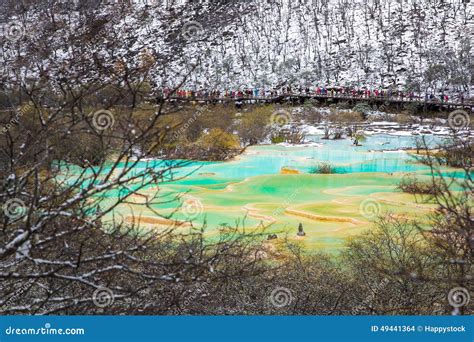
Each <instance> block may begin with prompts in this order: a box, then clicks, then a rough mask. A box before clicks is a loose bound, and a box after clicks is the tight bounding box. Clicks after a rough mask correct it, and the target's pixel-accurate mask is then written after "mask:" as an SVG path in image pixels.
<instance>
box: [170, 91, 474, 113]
mask: <svg viewBox="0 0 474 342" xmlns="http://www.w3.org/2000/svg"><path fill="white" fill-rule="evenodd" d="M308 99H316V100H323V101H327V100H330V99H334V100H337V101H347V102H369V103H384V104H410V103H413V104H417V105H419V106H435V107H446V108H466V109H471V110H473V108H474V102H471V101H465V102H454V101H441V100H426V99H421V98H419V97H416V98H413V97H384V96H350V95H346V94H335V95H322V94H304V93H303V94H298V93H295V94H281V95H277V96H270V97H263V96H235V97H230V96H228V97H213V96H207V97H199V96H185V97H182V96H171V97H168V98H167V100H168V101H178V102H179V101H183V102H191V101H194V102H206V103H208V102H214V103H216V102H217V103H226V102H250V103H278V102H285V101H289V102H295V101H300V102H304V100H308Z"/></svg>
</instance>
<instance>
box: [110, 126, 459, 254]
mask: <svg viewBox="0 0 474 342" xmlns="http://www.w3.org/2000/svg"><path fill="white" fill-rule="evenodd" d="M311 140H312V141H313V142H314V143H313V144H308V145H305V146H282V145H266V146H254V147H250V148H248V149H247V150H246V152H245V153H244V154H242V155H241V156H239V157H238V158H236V159H235V160H233V161H229V162H193V163H191V164H190V165H188V166H186V167H184V168H181V169H179V170H177V172H176V174H175V177H174V179H176V180H170V181H168V182H166V183H160V184H157V185H156V186H151V187H148V188H146V189H144V190H141V191H140V195H133V196H131V197H130V198H129V200H128V202H129V204H124V205H121V206H120V207H118V208H117V209H116V210H115V211H114V215H115V219H117V218H121V219H124V220H126V221H128V222H132V221H134V222H140V224H141V225H142V226H144V227H148V228H152V229H164V228H165V227H169V226H170V225H174V224H175V222H183V221H192V222H193V225H194V226H195V227H199V226H201V225H202V224H203V223H204V222H206V223H207V227H208V228H207V234H209V236H211V237H212V235H213V234H216V233H217V232H218V229H219V227H221V226H222V225H223V224H228V225H232V226H235V225H237V224H239V225H240V226H242V225H244V226H245V227H246V228H248V229H250V228H256V227H261V226H266V227H267V232H268V234H270V233H275V234H277V235H278V237H279V238H278V239H277V240H274V241H273V243H279V242H281V241H282V240H283V239H282V238H283V237H287V238H288V239H289V240H299V241H301V242H302V243H303V244H304V245H306V246H307V247H308V248H309V249H310V250H319V249H324V250H329V251H337V250H339V249H340V248H341V247H342V246H343V244H344V241H345V239H346V238H348V237H350V236H353V235H356V234H359V233H361V232H362V231H364V230H365V229H369V228H370V226H371V225H372V224H373V221H374V220H375V218H376V214H382V213H384V212H392V213H394V214H398V215H403V216H407V217H414V216H416V217H417V218H422V217H424V216H425V217H426V216H427V215H428V214H429V213H430V211H431V210H433V208H434V205H432V204H431V205H430V204H420V203H415V200H414V198H413V197H412V196H411V195H407V194H404V193H401V192H399V191H397V189H396V186H397V184H398V183H399V182H400V180H401V178H402V177H403V176H404V175H405V174H407V173H416V174H417V175H418V177H420V178H421V179H423V178H425V177H426V179H428V178H429V174H430V172H429V169H428V167H427V166H424V165H422V164H419V163H417V161H416V160H415V158H413V157H412V156H411V155H410V154H408V153H406V152H404V151H399V150H397V151H385V152H384V151H383V150H388V149H399V148H407V147H414V146H415V145H416V144H415V138H414V137H411V136H390V135H374V136H370V137H368V138H367V141H366V142H364V146H360V147H355V146H353V145H352V143H351V141H350V140H336V141H330V140H321V137H318V136H313V137H311ZM442 140H443V138H441V137H437V136H429V137H428V142H429V143H430V144H431V145H432V146H433V147H434V146H435V145H436V144H438V143H440V142H442ZM319 162H330V163H331V164H332V165H333V166H334V167H335V169H336V172H337V173H336V174H328V175H322V174H311V173H310V170H311V168H312V167H314V166H315V165H317V164H318V163H319ZM149 163H150V162H148V163H145V162H143V163H139V164H138V165H137V166H136V168H135V169H136V170H140V168H145V167H146V166H147V165H148V166H149ZM153 163H155V165H154V167H157V168H159V167H163V165H164V164H165V162H164V161H153ZM119 166H120V167H123V166H124V165H119ZM451 171H453V170H446V172H451ZM183 175H187V176H186V177H184V178H183V179H179V178H180V176H183ZM157 191H159V192H158V193H159V202H160V203H156V204H153V205H152V206H151V208H146V207H145V206H143V205H142V203H144V198H146V197H147V196H148V198H151V197H152V196H153V195H154V194H156V192H157ZM176 195H184V196H182V197H181V199H180V200H175V199H174V198H175V196H176ZM106 196H108V197H111V198H113V197H114V196H117V192H113V191H109V192H108V193H107V194H106ZM157 213H159V215H160V216H161V217H160V216H158V215H157ZM110 218H111V215H109V216H108V217H107V219H110ZM300 223H301V224H302V225H303V227H304V230H305V232H306V236H304V237H300V236H297V234H296V233H297V231H298V225H299V224H300ZM189 227H190V225H189V224H182V225H180V226H179V227H178V228H176V229H177V230H178V231H179V230H183V231H188V230H189Z"/></svg>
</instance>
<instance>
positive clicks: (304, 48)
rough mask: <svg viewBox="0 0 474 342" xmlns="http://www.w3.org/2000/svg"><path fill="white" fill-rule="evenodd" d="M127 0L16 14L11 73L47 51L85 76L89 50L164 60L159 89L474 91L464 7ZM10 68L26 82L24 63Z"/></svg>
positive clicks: (54, 68)
mask: <svg viewBox="0 0 474 342" xmlns="http://www.w3.org/2000/svg"><path fill="white" fill-rule="evenodd" d="M40 2H41V1H40ZM79 3H80V1H79ZM124 3H125V2H124V1H110V0H109V1H105V2H103V3H102V4H99V5H95V6H94V8H93V10H88V11H87V13H86V14H84V13H82V12H80V11H78V10H77V4H75V5H74V6H72V7H71V6H69V7H67V9H65V7H64V6H56V7H54V6H52V7H50V8H49V9H48V8H46V9H45V8H41V7H39V6H36V7H31V8H29V9H28V11H25V12H24V13H22V14H21V15H18V16H16V17H12V16H10V17H9V18H8V20H7V21H6V23H7V24H5V25H6V27H7V30H8V28H9V26H8V25H10V26H11V25H12V23H15V25H18V26H19V27H20V31H24V32H23V33H24V36H26V37H27V38H30V40H31V41H32V43H31V44H29V45H28V44H25V45H26V46H24V47H22V48H20V49H18V44H19V43H21V42H22V40H21V39H16V40H14V41H13V42H12V41H11V39H10V41H9V40H8V39H7V40H6V41H5V40H3V43H4V44H3V48H2V49H1V53H0V58H1V59H2V60H3V61H4V63H3V68H5V69H6V67H7V64H8V63H5V60H10V61H12V60H15V58H16V57H19V56H18V54H20V55H21V53H22V52H19V51H23V54H24V56H23V57H25V56H26V54H28V53H29V54H30V56H31V53H32V51H33V50H34V51H37V50H38V48H37V47H36V49H32V46H31V45H32V44H39V45H43V46H44V47H46V48H45V50H46V51H47V54H48V61H47V62H45V65H46V67H45V68H43V70H42V71H43V72H44V71H45V70H44V69H46V70H47V72H48V73H50V74H51V75H52V77H55V76H57V75H58V73H59V71H60V70H61V73H63V76H67V73H68V72H71V71H73V70H75V68H76V67H77V68H81V69H82V72H83V69H84V68H87V63H86V64H84V63H85V61H82V62H81V65H75V62H77V53H78V50H81V53H82V57H84V54H86V55H88V57H86V58H85V59H84V60H87V61H88V62H91V63H92V62H93V61H96V60H97V59H100V60H101V64H102V65H105V66H108V67H113V66H114V65H116V64H117V62H120V63H122V62H123V63H127V64H132V65H134V64H135V65H136V64H137V63H140V62H141V61H143V54H146V55H152V56H153V59H154V61H156V62H157V63H156V64H155V66H154V70H153V71H152V72H151V73H150V75H149V77H151V78H152V80H153V81H154V82H153V83H154V84H156V85H157V86H164V85H168V86H172V85H177V84H178V83H179V82H181V81H182V77H181V76H182V75H184V74H187V73H190V77H188V78H187V80H186V84H187V86H189V87H196V88H199V87H206V88H221V89H223V88H235V87H239V86H241V85H245V86H248V87H253V86H258V87H272V86H273V87H275V86H280V85H284V84H292V85H300V86H316V85H326V86H327V85H347V86H351V85H352V86H354V85H355V86H362V87H380V86H385V87H389V86H394V87H398V88H401V89H407V90H410V91H415V92H426V91H429V92H436V91H440V90H441V89H442V90H443V91H444V89H449V90H450V91H451V92H453V93H459V92H464V93H469V92H470V91H471V93H472V89H470V87H471V84H472V79H473V73H474V68H473V65H472V55H473V51H474V50H473V48H472V38H473V33H474V32H473V7H474V6H473V5H472V4H471V3H469V2H468V1H466V0H398V1H393V0H369V1H365V0H270V1H263V0H261V1H210V0H205V1H198V2H196V1H186V0H181V1H157V0H140V1H132V3H133V4H132V5H126V4H124ZM84 6H85V5H84ZM45 13H47V14H48V15H49V16H50V17H51V18H47V17H45ZM48 20H49V21H50V22H49V23H45V21H48ZM97 21H99V22H100V25H99V26H97V27H98V28H97V27H96V29H94V25H97ZM52 23H53V24H52ZM5 25H4V26H5ZM4 31H5V30H4ZM7 38H8V37H7ZM23 38H24V37H22V39H23ZM44 55H45V52H44V51H43V52H42V53H41V55H40V56H35V59H36V63H37V60H38V59H41V58H44V60H46V58H45V56H44ZM12 56H14V57H15V58H12ZM36 57H37V58H36ZM27 59H28V58H27ZM15 61H16V62H18V60H15ZM23 63H26V62H25V61H24V58H23ZM61 65H62V66H61ZM65 65H66V67H65ZM9 66H10V69H11V68H12V67H13V69H15V68H16V73H17V74H18V70H19V69H20V68H21V67H22V64H21V63H20V64H19V63H16V64H15V63H10V64H9ZM191 70H193V71H192V72H191ZM10 71H11V70H10ZM14 73H15V72H14ZM51 75H50V76H51Z"/></svg>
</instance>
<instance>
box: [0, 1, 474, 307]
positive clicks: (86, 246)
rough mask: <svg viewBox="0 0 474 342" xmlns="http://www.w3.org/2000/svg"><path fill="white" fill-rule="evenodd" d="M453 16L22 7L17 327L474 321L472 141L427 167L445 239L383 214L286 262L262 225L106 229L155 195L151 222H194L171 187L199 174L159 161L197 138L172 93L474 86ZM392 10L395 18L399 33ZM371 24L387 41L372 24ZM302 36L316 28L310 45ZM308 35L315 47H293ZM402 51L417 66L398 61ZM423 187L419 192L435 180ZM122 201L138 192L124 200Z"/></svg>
mask: <svg viewBox="0 0 474 342" xmlns="http://www.w3.org/2000/svg"><path fill="white" fill-rule="evenodd" d="M438 2H439V4H438V5H433V6H430V5H428V4H429V3H431V1H424V2H420V3H423V4H426V7H423V8H422V9H420V8H419V7H417V6H418V5H414V4H413V3H414V2H413V3H412V2H410V5H409V6H405V5H404V2H393V5H391V4H392V2H391V1H390V2H389V1H388V0H387V1H385V0H382V1H373V2H368V3H367V5H364V6H359V4H357V3H358V2H357V1H355V0H354V1H348V2H335V3H337V4H338V5H335V6H332V5H331V6H326V5H327V3H328V2H326V1H323V2H319V1H313V5H312V6H307V7H305V6H303V1H295V2H291V5H290V2H286V1H270V2H265V3H264V2H262V3H257V4H255V3H252V2H248V1H224V0H222V1H201V2H191V1H168V2H159V3H157V2H156V1H143V2H141V3H140V5H139V6H137V5H136V4H135V5H134V4H132V3H130V2H127V1H118V4H110V3H109V2H103V1H102V2H96V1H89V2H88V1H78V2H72V3H69V2H64V1H55V0H43V1H3V0H2V1H1V5H2V9H3V10H2V15H3V18H1V20H2V23H3V26H2V28H3V34H2V35H1V37H0V70H1V74H0V77H1V78H0V128H1V131H0V179H1V182H0V203H1V205H2V210H1V211H0V227H1V228H0V294H1V295H0V313H2V314H101V313H105V314H124V313H125V314H158V315H180V314H230V315H233V314H303V315H307V314H318V315H336V314H346V315H351V314H352V315H359V314H360V315H362V314H451V313H455V314H470V313H471V314H472V310H473V307H472V303H471V304H469V305H464V304H465V303H463V305H458V304H459V302H456V300H458V299H462V298H464V297H463V295H464V294H461V296H459V295H458V294H457V295H456V296H454V297H453V295H452V293H450V290H452V289H457V288H463V289H470V290H472V284H473V282H472V275H473V273H472V271H473V270H472V261H473V260H472V258H473V255H472V251H473V248H474V245H473V244H474V235H473V234H474V233H473V228H474V226H473V216H472V201H473V199H472V193H473V180H472V156H473V151H472V148H473V145H472V143H466V142H465V141H463V140H458V139H456V136H454V137H453V139H452V141H451V142H450V143H449V144H447V145H446V146H442V147H440V149H439V152H438V153H436V154H430V150H429V149H428V148H427V147H425V148H424V149H425V150H426V154H425V155H424V156H423V157H420V158H422V159H421V162H423V163H425V164H426V165H429V166H430V168H431V170H432V175H433V182H432V184H429V187H430V188H431V191H430V195H429V196H430V198H429V199H427V198H426V197H422V198H420V200H429V201H432V203H434V204H435V205H436V207H437V210H436V212H435V213H434V214H433V217H432V218H431V224H430V227H426V226H425V225H423V224H421V223H419V222H416V221H414V222H412V221H406V220H403V219H400V218H399V217H392V216H390V215H389V216H386V217H381V218H380V219H379V221H378V222H377V224H376V227H375V228H374V230H373V231H371V232H368V233H367V234H366V235H363V236H360V237H358V238H355V239H353V240H351V241H350V242H348V245H347V248H346V249H345V251H344V253H342V255H341V256H340V258H337V259H335V258H333V257H332V256H330V255H325V254H317V255H308V254H307V253H305V251H304V250H302V249H301V247H300V246H297V245H293V244H291V243H288V244H287V246H286V252H285V255H282V254H281V253H276V252H275V251H274V250H273V249H272V248H270V247H269V246H268V244H267V243H266V239H267V234H266V233H265V227H262V229H261V230H259V231H252V232H249V231H248V230H246V229H245V222H243V223H242V224H241V225H240V226H235V227H230V226H222V227H220V228H219V235H218V237H217V238H216V239H212V240H208V239H206V238H205V231H206V225H205V224H204V226H203V227H201V226H197V225H193V224H192V223H191V226H192V228H191V229H189V232H188V233H187V234H182V233H180V234H176V233H175V230H176V228H178V227H176V226H170V227H169V229H167V230H165V231H159V232H157V231H151V230H144V229H141V228H140V226H139V224H138V223H135V222H123V221H120V220H118V219H117V220H114V221H113V222H112V223H107V224H104V223H103V222H102V218H103V217H104V216H106V215H109V214H111V213H112V212H113V210H114V208H116V207H117V206H118V205H122V204H126V203H127V200H128V199H129V198H131V197H132V196H134V195H137V194H139V193H140V191H141V190H143V189H149V188H156V193H155V195H154V196H149V197H147V198H146V199H145V200H144V201H143V203H142V205H143V206H144V207H147V208H148V209H150V210H154V209H153V205H154V204H156V203H160V202H162V201H164V200H168V201H172V202H173V203H176V210H179V207H180V205H182V204H183V196H185V195H186V194H178V195H176V196H175V197H173V198H172V199H164V198H163V197H162V195H161V193H160V190H159V188H160V187H159V186H160V184H162V183H166V182H168V181H170V180H173V179H176V178H177V177H186V174H182V173H180V170H181V169H182V168H183V167H185V166H188V165H189V162H187V161H182V160H176V161H173V162H169V161H156V159H155V158H156V157H157V156H159V157H160V158H161V159H160V160H167V157H170V155H167V153H171V152H170V151H171V150H170V149H169V148H167V146H168V145H169V144H170V141H172V142H174V140H173V139H176V138H177V137H178V138H179V137H180V133H179V132H180V127H182V126H183V125H184V124H186V122H181V123H178V124H176V125H168V124H163V122H166V119H164V118H166V117H167V116H169V115H170V114H172V113H175V112H179V111H180V110H182V108H180V107H179V105H169V104H168V103H167V102H166V101H165V100H166V98H163V93H162V92H161V89H162V88H163V87H164V86H172V87H174V88H173V89H175V88H179V87H180V86H181V85H183V84H196V85H199V84H203V85H204V83H202V80H204V79H205V80H207V82H209V83H210V84H209V86H216V87H217V86H220V85H222V84H226V83H227V82H229V80H235V82H238V80H239V79H242V81H243V80H245V81H247V80H251V81H252V82H257V83H262V84H264V83H267V82H268V83H271V82H278V83H281V82H284V81H289V82H291V78H292V77H296V78H299V79H301V78H303V79H304V77H305V76H304V75H308V78H307V81H308V82H314V81H317V80H325V79H328V80H335V81H338V80H339V79H343V78H344V77H345V75H346V74H347V73H354V75H356V76H355V77H360V78H361V79H364V82H385V80H393V82H395V84H396V83H398V81H397V80H394V79H393V78H394V77H396V76H397V75H406V76H407V75H412V76H414V77H415V78H416V79H414V80H413V82H414V84H417V86H428V85H427V84H428V83H426V82H425V81H423V82H422V81H421V80H422V79H423V80H424V77H425V76H426V75H431V72H434V71H433V70H434V69H433V68H435V65H437V64H439V63H442V61H441V59H443V58H446V59H449V60H450V61H451V64H449V65H448V64H443V65H445V68H447V69H446V72H447V74H448V75H449V77H447V78H445V79H444V78H443V79H442V80H438V79H437V78H436V77H438V76H429V80H430V82H433V85H431V86H432V87H438V86H443V87H444V86H446V85H447V84H449V85H451V86H453V87H455V88H456V89H458V88H459V89H461V88H463V89H465V88H468V87H469V86H470V82H471V75H472V64H470V62H468V61H467V60H466V59H465V58H467V57H466V56H465V54H467V53H468V51H469V48H470V47H469V46H468V45H469V41H466V40H463V39H458V36H457V35H456V34H457V33H456V32H452V31H451V30H450V25H452V23H453V20H456V22H457V21H459V20H461V21H462V22H463V24H462V25H464V24H465V22H466V21H467V20H468V17H469V16H471V15H472V14H470V13H469V12H468V10H467V9H466V8H467V7H466V6H465V4H463V3H458V2H454V1H453V2H448V1H444V2H443V1H438ZM389 3H390V4H389ZM348 4H349V5H348ZM71 6H73V8H71ZM386 6H393V7H394V9H393V11H392V10H388V12H385V11H384V12H383V16H390V18H386V17H384V20H383V21H382V20H380V19H381V18H382V8H385V7H386ZM351 9H353V10H354V11H356V12H357V13H359V14H361V13H362V14H363V15H362V16H361V15H359V14H357V15H356V12H354V11H350V10H351ZM293 11H295V12H297V14H294V13H293ZM433 11H440V12H441V14H439V13H438V14H437V17H438V18H440V19H439V22H436V23H433V22H431V21H430V24H429V25H434V26H436V27H437V28H438V29H440V30H441V31H443V30H444V31H445V34H443V35H440V39H439V40H437V43H438V44H439V45H438V46H427V45H430V42H432V38H428V37H429V35H428V34H427V35H426V36H424V37H418V36H414V37H412V38H413V44H411V45H410V47H409V48H405V47H404V46H403V44H404V42H406V41H407V38H406V35H409V32H413V31H416V32H419V33H420V34H421V33H423V32H425V31H426V30H428V26H427V25H428V24H427V23H426V21H428V20H427V19H426V20H421V19H420V18H421V17H420V16H421V15H422V14H423V13H426V14H423V15H430V14H432V12H433ZM267 12H271V13H272V15H271V16H269V15H265V14H266V13H267ZM250 13H252V15H250ZM408 13H410V16H408V15H407V14H408ZM454 14H455V18H453V17H452V16H453V15H454ZM292 15H297V16H298V17H299V18H301V22H299V23H298V25H296V24H295V22H293V21H292V24H291V25H290V20H289V18H290V17H291V16H292ZM392 16H393V17H392ZM356 17H357V18H356ZM124 18H126V19H127V20H124ZM400 18H403V20H400ZM410 18H411V20H412V21H410V22H406V20H409V19H410ZM361 19H363V21H364V22H365V23H367V27H363V26H361V25H358V26H357V27H355V25H356V24H357V23H358V20H361ZM264 23H265V25H263V24H264ZM390 23H392V24H390ZM336 24H337V25H336ZM295 25H296V26H297V27H298V29H299V30H301V31H303V32H307V34H304V35H299V36H298V37H296V38H295V37H294V35H295V32H294V31H293V29H294V26H295ZM383 25H388V26H387V27H385V26H383ZM399 26H400V27H399ZM463 27H464V26H463ZM413 28H414V30H412V29H413ZM240 30H247V31H246V32H243V33H242V34H240V33H239V32H240ZM361 30H366V31H361ZM410 30H412V31H410ZM392 31H393V32H392ZM252 34H256V35H257V36H258V37H259V39H251V37H253V36H252ZM247 35H248V36H247ZM397 35H398V38H399V40H394V37H395V36H397ZM369 36H370V38H369ZM372 36H373V37H372ZM249 37H250V38H249ZM362 37H367V39H366V40H362ZM275 40H278V41H275ZM295 40H298V42H297V45H295V46H297V48H298V49H301V51H299V52H298V53H295V51H294V50H292V49H294V48H296V47H295V46H293V43H291V44H290V43H286V42H290V41H295ZM151 41H153V44H152V43H150V42H151ZM374 42H376V45H374V46H373V45H371V44H372V43H374ZM389 43H390V44H389ZM295 44H296V43H295ZM325 44H326V45H325ZM351 44H355V45H351ZM374 44H375V43H374ZM270 47H272V48H271V49H270ZM372 48H373V49H376V51H377V53H376V54H372V53H370V51H369V50H370V49H372ZM433 49H441V50H442V51H444V53H443V54H439V53H437V52H436V51H438V50H433ZM395 50H396V51H404V52H403V55H400V56H393V51H395ZM321 51H323V52H321ZM429 51H432V53H428V52H429ZM231 52H232V54H231ZM453 54H454V55H456V56H459V58H456V59H453V58H450V57H449V56H452V55H453ZM407 56H411V58H408V59H406V57H407ZM352 63H356V64H352ZM407 63H408V64H407ZM352 65H357V69H356V70H354V69H353V68H352ZM381 65H383V68H382V67H381ZM400 68H404V70H401V69H400ZM410 68H413V69H410ZM382 69H383V71H382V72H380V73H379V72H376V70H382ZM414 70H416V72H414ZM265 74H268V75H270V74H272V75H273V74H275V75H277V76H275V77H276V79H274V80H270V79H267V80H266V79H264V76H263V75H265ZM309 75H312V76H309ZM437 75H438V74H437ZM438 81H440V82H438ZM434 83H436V84H434ZM175 90H176V89H175ZM172 93H173V92H171V94H172ZM200 110H201V111H202V113H204V114H202V115H206V113H205V110H204V109H202V108H201V109H200ZM199 115H201V114H199ZM163 120H165V121H163ZM246 124H247V125H250V124H251V123H246ZM190 125H192V122H191V123H190ZM262 126H263V125H262ZM246 131H247V132H248V131H249V130H246ZM262 134H263V133H262V132H256V133H255V134H249V137H246V138H245V139H247V140H248V143H252V139H253V136H254V135H262ZM421 148H422V149H423V147H421ZM173 151H174V152H173V153H175V152H176V149H174V150H173ZM203 153H204V152H203ZM174 156H176V155H173V156H172V157H174ZM448 156H449V158H448ZM199 157H200V156H199V155H198V156H195V158H193V159H198V158H199ZM450 158H451V159H450ZM169 159H172V158H169ZM447 159H450V160H447ZM446 163H456V166H457V167H458V168H460V170H461V172H463V173H464V175H465V177H464V178H462V180H460V178H457V177H454V176H453V177H450V176H446V175H443V174H440V173H439V168H440V166H441V165H445V164H446ZM119 165H120V168H119ZM124 165H125V166H124ZM138 165H139V166H140V167H137V166H138ZM119 170H120V171H119ZM137 170H138V171H137ZM440 176H441V177H440ZM440 179H441V180H440ZM425 186H426V185H425ZM453 188H454V189H456V191H452V190H451V189H453ZM410 189H411V191H412V192H413V193H414V194H415V195H419V192H420V191H418V190H417V186H416V184H415V185H413V184H412V186H411V187H410ZM111 194H118V196H115V197H113V198H116V199H115V200H113V201H111V200H110V197H112V196H110V195H111ZM155 214H156V215H157V216H158V217H163V215H162V214H161V213H159V212H156V213H155ZM163 218H164V219H167V218H168V217H163ZM450 296H451V297H453V298H455V299H456V300H455V301H453V300H452V298H451V300H448V297H450Z"/></svg>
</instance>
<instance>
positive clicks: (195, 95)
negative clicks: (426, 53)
mask: <svg viewBox="0 0 474 342" xmlns="http://www.w3.org/2000/svg"><path fill="white" fill-rule="evenodd" d="M171 92H172V90H171V89H170V88H165V89H164V90H163V95H164V97H170V96H171V97H177V98H189V99H209V100H212V99H269V98H275V97H278V96H288V95H295V96H298V95H303V96H327V97H351V98H390V99H393V100H401V101H427V102H449V101H450V100H454V101H455V102H460V103H464V100H465V96H464V94H463V93H459V94H458V95H457V96H454V99H451V98H450V96H449V95H447V94H444V93H441V94H440V93H437V94H434V93H426V94H419V93H415V92H404V91H400V90H393V89H386V88H385V89H384V88H372V89H369V88H351V87H320V86H317V87H291V86H285V87H281V88H278V89H275V88H273V89H266V88H257V87H255V88H243V89H242V88H240V89H237V90H229V89H225V90H216V89H214V90H207V89H199V90H192V89H178V90H176V91H175V92H174V93H173V94H171Z"/></svg>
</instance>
